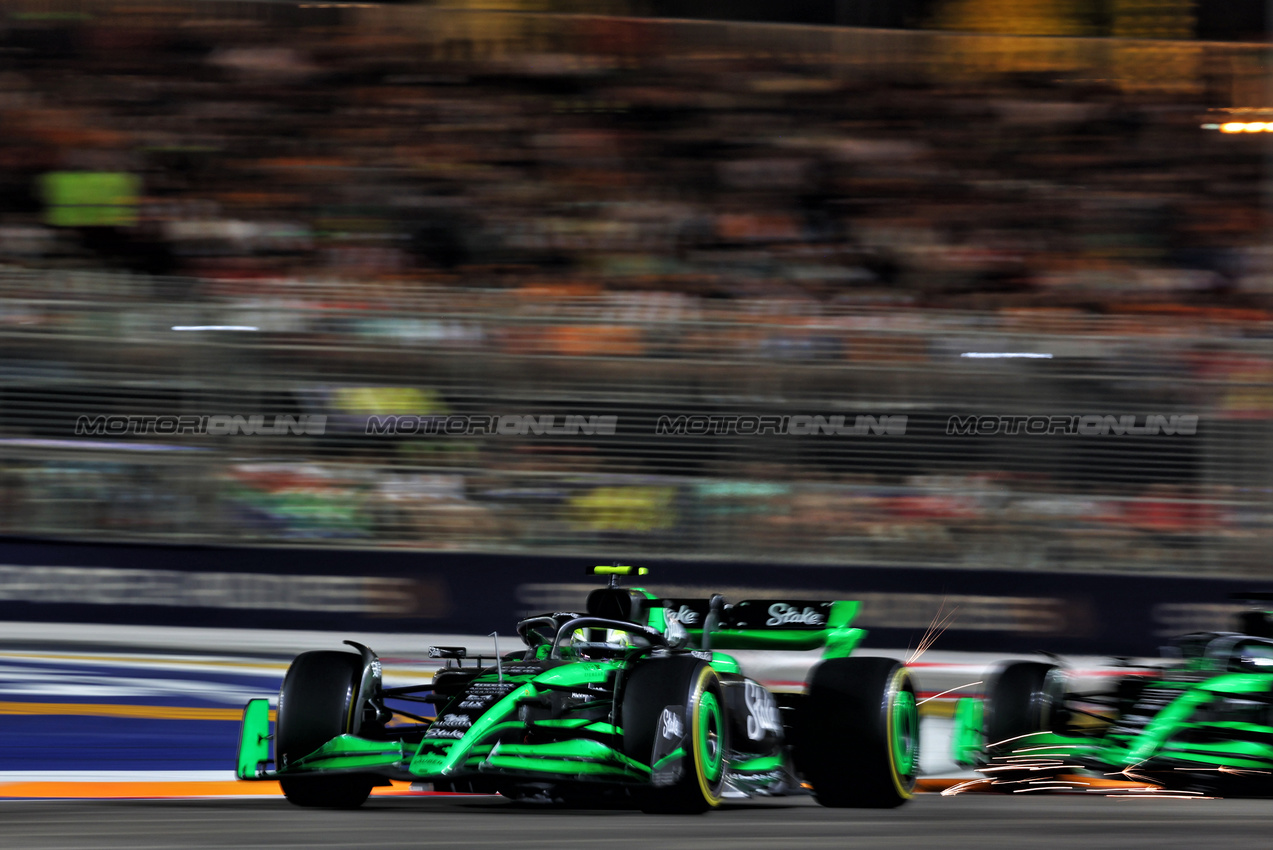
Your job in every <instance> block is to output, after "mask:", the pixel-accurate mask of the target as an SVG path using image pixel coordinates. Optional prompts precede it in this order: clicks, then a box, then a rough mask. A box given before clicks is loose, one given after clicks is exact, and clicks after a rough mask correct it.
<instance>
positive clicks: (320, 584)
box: [0, 539, 1264, 655]
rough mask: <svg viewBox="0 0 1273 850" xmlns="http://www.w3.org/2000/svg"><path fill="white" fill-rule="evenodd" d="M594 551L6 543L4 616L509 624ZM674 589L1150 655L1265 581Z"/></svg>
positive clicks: (377, 626) (693, 572)
mask: <svg viewBox="0 0 1273 850" xmlns="http://www.w3.org/2000/svg"><path fill="white" fill-rule="evenodd" d="M607 560H608V559H606V558H600V559H598V560H596V561H592V560H589V559H587V558H550V557H538V556H536V557H531V556H508V555H481V554H471V553H432V552H431V553H420V552H391V551H390V552H386V551H362V550H339V549H328V550H321V549H295V548H290V549H289V548H267V547H217V548H213V547H197V546H155V545H132V544H85V543H65V542H51V541H37V540H16V539H7V540H0V619H5V620H10V621H25V622H65V623H72V622H73V623H111V624H134V625H156V626H215V627H225V628H279V629H320V630H335V631H339V630H349V631H373V632H374V631H393V632H418V633H427V632H432V633H456V634H473V635H478V634H488V633H490V632H492V631H496V630H498V631H501V632H509V631H511V630H512V626H513V624H514V622H515V620H516V619H517V618H518V617H519V616H522V615H524V614H527V613H534V612H542V611H550V610H563V609H565V610H571V609H576V608H578V607H580V606H582V604H583V597H584V595H585V593H586V592H587V589H588V587H589V586H592V585H595V584H596V583H597V581H598V580H597V579H594V578H592V577H590V576H588V575H586V573H585V569H586V567H587V566H588V565H589V564H591V563H605V562H607ZM640 563H641V564H642V565H644V566H648V567H650V568H651V575H650V576H649V577H647V578H646V579H643V581H642V583H643V584H645V585H646V586H648V587H651V588H652V589H654V590H656V591H659V592H663V593H666V594H667V595H676V596H687V595H705V594H707V593H708V592H711V591H712V590H719V591H721V592H723V593H725V594H726V598H727V599H729V600H731V601H733V600H737V599H740V598H745V597H752V598H756V597H762V598H763V597H775V598H776V597H781V596H782V595H784V594H786V593H790V594H792V595H799V596H800V597H803V598H847V599H862V600H863V608H862V612H861V614H860V616H859V619H858V623H859V624H860V625H862V626H865V627H866V628H868V629H869V630H870V636H869V638H868V639H867V642H866V645H867V646H876V647H889V648H898V647H905V646H914V645H916V644H918V642H919V640H920V638H921V636H922V635H923V633H924V631H925V629H926V628H927V626H928V625H929V624H930V623H931V622H933V620H934V618H941V617H945V616H947V615H949V616H950V620H949V628H948V629H947V630H946V631H945V632H944V634H943V635H942V636H941V638H940V639H939V640H938V642H937V644H936V648H940V649H950V650H966V651H987V652H1005V653H1006V652H1032V651H1036V650H1043V651H1050V652H1059V653H1076V654H1109V655H1154V654H1157V651H1158V648H1159V647H1160V646H1161V645H1163V644H1165V643H1167V639H1168V637H1169V636H1170V635H1173V634H1179V633H1183V632H1187V631H1195V630H1202V629H1224V628H1233V627H1234V623H1235V615H1236V614H1237V612H1239V611H1241V610H1242V609H1243V607H1244V606H1243V605H1242V604H1240V603H1236V602H1234V601H1233V600H1232V599H1230V596H1231V595H1232V594H1234V593H1235V592H1241V591H1247V590H1259V589H1264V588H1255V587H1251V586H1250V583H1249V582H1235V581H1231V580H1224V579H1213V578H1197V579H1193V578H1180V577H1162V578H1154V577H1150V576H1144V577H1142V576H1122V575H1100V574H1074V573H1065V574H1061V573H1039V572H1028V573H1027V572H1016V573H1014V572H1003V571H992V570H984V571H980V570H956V569H949V570H942V569H897V568H894V569H890V568H884V567H872V566H843V567H827V566H811V565H789V564H782V565H777V564H767V563H721V562H702V561H675V560H652V561H646V560H642V561H640Z"/></svg>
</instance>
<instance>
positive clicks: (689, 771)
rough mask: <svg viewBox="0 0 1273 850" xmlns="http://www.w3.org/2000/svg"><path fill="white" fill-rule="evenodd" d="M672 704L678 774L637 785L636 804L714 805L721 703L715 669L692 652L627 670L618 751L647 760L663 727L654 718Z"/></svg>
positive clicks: (688, 810) (683, 810)
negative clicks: (676, 718) (678, 737)
mask: <svg viewBox="0 0 1273 850" xmlns="http://www.w3.org/2000/svg"><path fill="white" fill-rule="evenodd" d="M676 706H679V707H681V712H682V714H681V715H680V719H681V722H682V724H683V727H682V728H683V732H684V737H683V740H682V745H681V749H682V750H683V751H684V752H683V755H682V762H681V764H682V769H681V771H680V775H679V776H678V777H677V779H676V780H675V781H674V782H672V783H671V784H669V785H665V786H662V787H651V788H643V789H641V791H640V794H639V799H638V802H639V803H640V805H641V808H642V810H644V811H647V812H657V813H662V814H697V813H701V812H705V811H707V810H708V809H711V808H714V807H715V806H718V805H720V801H721V795H722V793H723V792H724V789H725V752H726V748H727V746H728V737H727V734H726V729H727V725H726V723H725V701H724V698H723V696H722V692H721V684H720V679H719V677H718V676H717V675H716V671H715V670H713V669H712V668H711V667H710V666H708V665H707V664H706V663H704V662H703V661H700V660H699V659H697V658H694V657H692V656H674V657H671V658H658V659H650V660H648V661H646V662H645V663H643V664H641V665H640V666H639V667H637V668H636V669H635V670H633V671H632V673H631V675H630V676H628V680H627V683H626V685H625V687H624V693H623V704H622V710H623V716H622V720H623V745H624V751H625V752H626V753H627V755H629V756H630V757H631V758H634V759H636V760H637V761H640V762H641V763H642V764H648V763H649V762H650V761H651V758H652V755H653V753H654V749H655V744H656V738H657V736H658V735H659V734H660V732H661V730H662V729H663V728H664V726H663V725H661V724H660V718H661V717H662V715H663V712H664V710H665V709H667V708H669V707H676ZM651 767H653V765H651Z"/></svg>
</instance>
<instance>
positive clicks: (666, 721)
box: [660, 708, 685, 740]
mask: <svg viewBox="0 0 1273 850" xmlns="http://www.w3.org/2000/svg"><path fill="white" fill-rule="evenodd" d="M660 725H661V726H662V727H663V737H664V738H667V739H668V740H679V739H680V738H684V737H685V723H684V721H682V720H681V716H680V715H679V714H677V713H676V712H675V711H673V710H672V709H670V708H665V709H663V718H662V720H661V722H660Z"/></svg>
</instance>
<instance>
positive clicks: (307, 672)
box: [237, 566, 919, 812]
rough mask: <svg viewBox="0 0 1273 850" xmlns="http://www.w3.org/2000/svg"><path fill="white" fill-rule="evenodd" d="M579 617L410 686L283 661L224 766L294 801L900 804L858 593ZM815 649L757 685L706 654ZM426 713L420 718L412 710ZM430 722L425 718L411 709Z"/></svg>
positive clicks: (882, 667)
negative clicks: (796, 680)
mask: <svg viewBox="0 0 1273 850" xmlns="http://www.w3.org/2000/svg"><path fill="white" fill-rule="evenodd" d="M592 572H593V573H594V574H599V575H607V574H608V575H609V576H610V579H609V585H608V586H605V587H599V588H598V589H597V590H594V591H593V592H592V593H591V594H589V596H588V600H587V604H586V606H585V610H584V611H582V612H555V613H550V614H544V615H542V616H538V617H530V618H528V619H525V620H522V621H521V622H520V623H518V625H517V631H518V634H519V635H520V636H521V638H522V641H523V643H524V644H525V648H524V649H522V650H520V651H518V652H514V653H509V654H506V655H503V656H501V657H498V658H493V659H481V658H478V659H476V660H475V661H473V663H467V664H466V661H469V660H470V659H466V657H465V656H466V653H465V650H464V649H462V648H459V647H431V648H430V654H431V655H432V656H434V657H439V658H443V659H447V660H446V664H447V666H446V667H445V668H443V669H441V670H439V671H438V672H437V673H436V674H435V675H434V677H433V681H432V682H431V683H428V684H420V685H414V686H408V687H393V688H389V687H385V686H384V684H383V681H382V673H381V665H380V661H379V660H378V659H377V657H376V655H375V654H374V653H373V652H372V651H371V650H370V649H369V648H367V647H365V646H361V645H358V644H353V643H351V642H349V641H346V643H350V645H351V646H353V647H354V648H355V649H356V650H357V652H346V651H317V652H306V653H303V654H301V655H299V656H297V658H296V659H295V660H294V661H293V662H292V665H291V667H290V668H289V669H288V672H287V675H286V677H285V678H284V680H283V687H282V691H281V693H280V694H279V702H278V714H277V721H276V723H275V724H274V727H273V729H271V724H270V710H269V703H268V700H264V699H255V700H252V701H250V702H249V703H248V705H247V707H246V709H245V710H244V714H243V726H242V731H241V735H240V741H239V754H238V767H237V775H238V777H239V778H240V779H246V780H261V779H277V780H279V782H280V784H281V785H282V788H283V792H284V794H286V796H287V799H288V800H290V801H291V802H293V803H295V804H297V805H300V806H321V807H337V808H349V807H355V806H359V805H361V804H362V803H363V802H364V801H365V800H366V799H367V796H368V794H369V793H370V791H371V789H372V787H373V786H376V785H387V784H390V780H406V781H411V782H413V783H428V784H431V785H432V787H433V788H434V789H435V790H439V791H472V792H478V793H483V792H484V793H491V792H498V793H499V794H502V795H504V796H507V797H510V798H513V799H520V800H541V801H555V802H564V803H572V802H573V803H580V804H600V805H608V804H613V805H616V806H629V805H630V806H639V807H641V808H642V809H644V810H646V811H659V812H701V811H705V810H707V809H709V808H711V807H714V806H716V805H718V804H719V803H720V802H721V800H722V799H725V798H733V797H739V798H745V797H752V796H775V795H789V794H808V793H810V792H812V793H813V794H814V795H815V796H816V798H817V800H818V801H819V802H820V803H822V804H823V805H826V806H844V807H893V806H897V805H900V804H901V803H903V802H905V801H906V800H907V799H908V798H909V797H910V796H911V792H912V790H913V788H914V785H915V779H916V774H917V772H918V764H919V714H918V710H917V706H916V700H915V689H914V686H913V684H912V681H911V676H910V673H909V671H908V670H907V669H906V668H905V667H904V666H902V665H901V664H899V663H898V662H896V661H894V660H892V659H887V658H850V657H848V656H849V654H850V653H851V652H852V651H853V649H854V648H855V647H856V646H857V645H858V643H859V642H860V641H861V639H862V638H863V636H864V635H865V632H864V631H863V630H861V629H857V628H852V627H851V626H850V625H849V623H850V621H851V619H852V618H853V616H854V614H855V613H856V611H857V608H858V603H857V602H848V601H841V602H809V601H796V600H790V599H786V600H778V599H773V600H760V601H757V600H751V601H741V602H738V603H735V604H732V605H730V604H726V603H725V602H724V600H723V599H722V598H721V597H720V596H719V595H717V596H713V597H712V598H711V599H659V598H657V597H655V596H654V595H653V594H651V593H649V592H646V591H643V590H637V589H627V588H622V587H619V586H618V577H619V576H620V575H631V574H642V573H644V570H636V569H634V568H631V567H617V566H616V567H595V568H593V570H592ZM727 649H751V650H754V649H760V650H764V649H778V650H818V649H820V650H821V658H820V660H819V661H818V663H817V665H816V666H815V667H814V669H813V672H812V674H811V676H810V677H809V681H808V684H807V686H806V687H805V688H804V689H803V691H802V692H799V693H773V692H771V691H770V690H769V689H767V688H765V687H764V686H762V685H761V684H760V683H759V682H757V681H756V680H755V679H752V678H748V677H747V676H746V675H745V674H744V672H743V671H742V670H741V669H740V665H739V662H738V661H737V660H736V659H735V658H733V657H731V656H730V655H728V654H726V653H725V652H723V651H721V650H727ZM427 706H432V707H433V710H432V711H429V710H427V708H426V707H427ZM431 714H432V715H435V716H428V715H431Z"/></svg>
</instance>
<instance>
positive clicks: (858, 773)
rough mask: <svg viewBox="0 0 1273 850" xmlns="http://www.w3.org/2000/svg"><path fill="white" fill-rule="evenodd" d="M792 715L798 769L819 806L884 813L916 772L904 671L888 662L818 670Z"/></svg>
mask: <svg viewBox="0 0 1273 850" xmlns="http://www.w3.org/2000/svg"><path fill="white" fill-rule="evenodd" d="M802 714H803V715H804V716H803V717H801V718H799V730H800V732H799V738H798V747H799V752H798V753H797V756H798V758H799V764H800V765H801V769H802V770H803V772H804V774H805V778H806V779H808V780H809V782H810V783H812V785H813V794H814V796H815V797H816V798H817V800H818V802H819V803H821V804H822V805H824V806H830V807H835V808H872V809H891V808H895V807H897V806H900V805H901V804H902V803H905V802H906V801H907V800H909V799H910V798H911V796H912V794H913V793H914V790H915V780H916V777H917V776H918V773H919V710H918V708H917V703H916V700H915V685H914V683H913V682H912V680H911V674H910V671H909V670H907V669H906V667H904V666H903V665H902V664H901V663H899V662H897V661H894V660H893V659H891V658H833V659H830V660H827V661H824V662H822V663H821V664H820V665H818V667H817V669H816V670H815V671H814V673H813V680H812V681H811V682H810V684H809V696H808V698H807V702H806V703H805V706H804V708H803V709H802Z"/></svg>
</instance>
